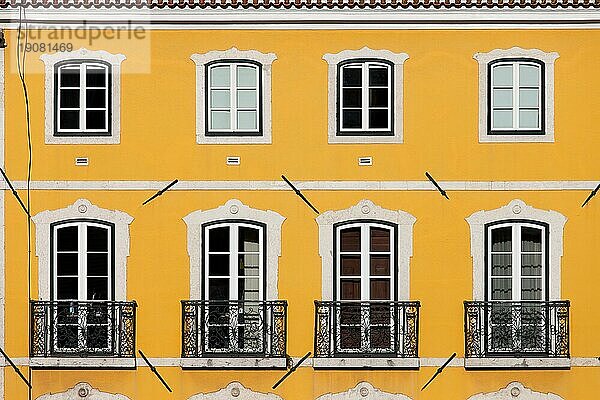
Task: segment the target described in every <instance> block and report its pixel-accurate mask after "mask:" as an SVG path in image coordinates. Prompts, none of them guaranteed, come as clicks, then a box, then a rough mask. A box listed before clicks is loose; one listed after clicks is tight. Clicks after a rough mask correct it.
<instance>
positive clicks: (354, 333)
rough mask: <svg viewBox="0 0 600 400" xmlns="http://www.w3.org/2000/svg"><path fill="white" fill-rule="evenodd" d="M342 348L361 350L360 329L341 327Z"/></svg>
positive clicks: (357, 327) (356, 327)
mask: <svg viewBox="0 0 600 400" xmlns="http://www.w3.org/2000/svg"><path fill="white" fill-rule="evenodd" d="M340 347H341V348H342V349H360V327H359V326H342V327H340Z"/></svg>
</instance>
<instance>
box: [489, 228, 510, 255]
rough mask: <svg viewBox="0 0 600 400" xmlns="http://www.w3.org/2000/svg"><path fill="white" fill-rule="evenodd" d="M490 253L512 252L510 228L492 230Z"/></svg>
mask: <svg viewBox="0 0 600 400" xmlns="http://www.w3.org/2000/svg"><path fill="white" fill-rule="evenodd" d="M492 251H512V227H510V226H506V227H504V228H496V229H492Z"/></svg>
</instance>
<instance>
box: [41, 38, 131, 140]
mask: <svg viewBox="0 0 600 400" xmlns="http://www.w3.org/2000/svg"><path fill="white" fill-rule="evenodd" d="M40 59H41V60H42V61H43V62H44V64H45V123H44V125H45V143H46V144H119V143H120V142H121V63H122V62H123V60H125V56H124V55H123V54H111V53H109V52H106V51H103V50H97V51H92V50H88V49H85V48H80V49H79V50H74V51H70V52H56V53H52V54H43V55H41V56H40ZM69 61H73V62H80V63H93V62H94V61H104V62H105V63H107V64H108V65H110V67H111V68H110V69H111V71H110V74H111V87H110V97H109V101H110V105H109V104H107V106H109V107H108V108H109V109H110V113H107V114H110V116H109V118H110V120H109V121H108V124H110V135H109V136H106V135H104V136H93V135H90V134H89V133H81V134H80V135H77V136H55V135H54V132H55V128H56V124H58V116H57V115H56V112H55V110H58V107H56V104H55V102H56V101H57V99H58V93H57V90H58V88H57V87H56V81H55V73H56V68H55V67H56V64H58V63H63V62H69ZM80 106H82V104H80ZM108 126H109V125H107V127H108ZM77 131H78V132H80V131H81V130H77Z"/></svg>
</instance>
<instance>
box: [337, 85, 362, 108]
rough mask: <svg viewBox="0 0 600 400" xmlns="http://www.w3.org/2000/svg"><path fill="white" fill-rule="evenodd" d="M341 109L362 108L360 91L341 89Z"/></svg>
mask: <svg viewBox="0 0 600 400" xmlns="http://www.w3.org/2000/svg"><path fill="white" fill-rule="evenodd" d="M343 93H344V95H343V96H342V106H343V107H362V89H360V88H359V89H343Z"/></svg>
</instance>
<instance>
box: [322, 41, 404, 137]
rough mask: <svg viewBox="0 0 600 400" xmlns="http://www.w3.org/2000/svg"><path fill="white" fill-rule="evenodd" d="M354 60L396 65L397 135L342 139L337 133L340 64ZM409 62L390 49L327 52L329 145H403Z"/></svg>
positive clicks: (394, 80) (402, 54)
mask: <svg viewBox="0 0 600 400" xmlns="http://www.w3.org/2000/svg"><path fill="white" fill-rule="evenodd" d="M353 59H378V60H385V61H389V62H391V63H392V64H394V68H393V71H394V72H393V74H394V79H393V82H394V86H393V88H392V90H393V98H394V109H393V113H394V115H393V120H394V127H393V128H394V135H393V136H367V135H360V136H359V135H356V136H349V135H348V136H340V135H338V134H337V119H338V107H337V99H338V64H339V63H340V62H342V61H348V60H353ZM407 59H408V54H406V53H393V52H391V51H389V50H372V49H370V48H368V47H366V46H365V47H363V48H362V49H360V50H343V51H340V52H339V53H335V54H332V53H327V54H325V55H323V60H325V61H326V62H327V64H328V66H327V136H328V138H329V143H402V142H403V141H404V137H403V125H404V118H403V107H404V106H403V102H404V62H405V61H406V60H407Z"/></svg>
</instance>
